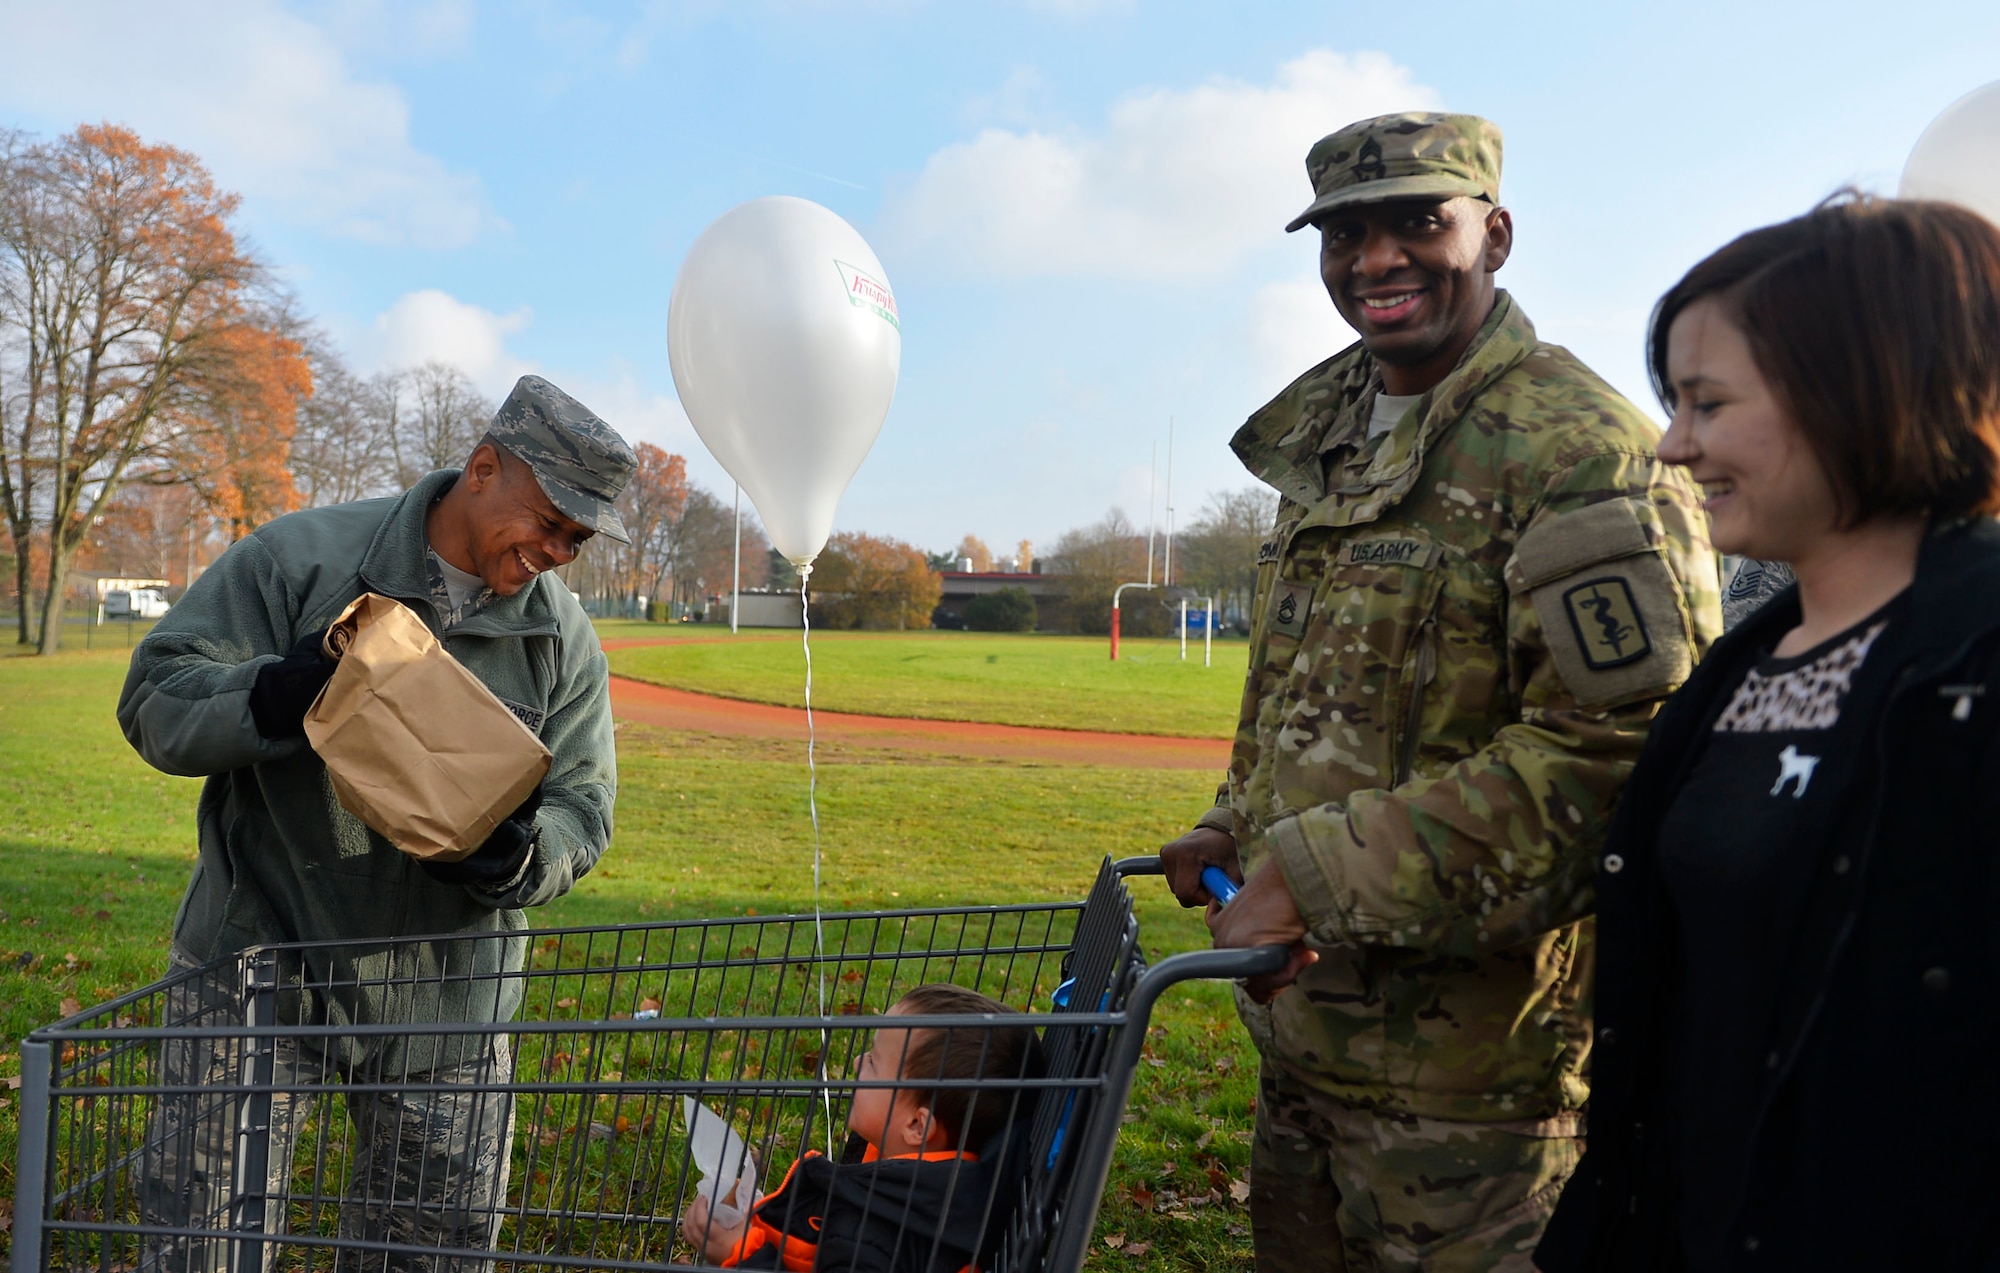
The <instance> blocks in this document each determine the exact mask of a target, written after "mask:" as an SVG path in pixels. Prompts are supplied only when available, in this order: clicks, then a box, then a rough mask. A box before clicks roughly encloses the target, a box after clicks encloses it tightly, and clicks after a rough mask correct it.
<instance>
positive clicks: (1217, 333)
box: [0, 0, 2000, 549]
mask: <svg viewBox="0 0 2000 1273" xmlns="http://www.w3.org/2000/svg"><path fill="white" fill-rule="evenodd" d="M0 37H4V42H5V43H6V44H7V45H8V46H10V47H11V48H13V49H14V50H16V51H17V52H16V56H14V57H12V58H10V59H9V70H8V74H7V75H6V76H4V77H0V124H5V125H9V126H13V127H19V128H26V129H29V130H32V131H36V132H41V133H53V132H58V131H61V130H65V129H67V128H70V127H72V126H74V125H75V124H76V123H77V122H79V121H82V120H96V119H108V120H112V121H115V122H120V123H125V124H128V125H130V126H132V127H134V128H136V129H137V130H139V131H140V132H141V133H142V134H143V135H144V136H146V137H147V138H148V139H149V140H157V141H167V142H172V143H174V144H176V145H180V146H183V147H186V148H188V149H191V150H194V151H195V152H197V153H198V154H200V155H202V156H203V157H204V158H205V159H206V160H207V161H208V163H209V164H210V166H211V168H212V169H213V170H214V172H215V174H216V176H217V177H218V179H219V180H220V181H221V182H222V183H223V184H224V185H226V186H228V187H230V188H233V189H236V190H239V191H241V192H242V193H243V195H244V208H243V214H242V218H241V225H242V227H243V228H244V229H245V230H246V231H247V233H248V235H249V237H250V238H251V240H252V241H253V242H254V244H255V245H256V246H257V248H258V249H259V250H260V251H261V252H262V253H263V254H264V255H265V256H266V257H267V258H268V259H269V260H270V261H271V262H272V264H273V265H275V266H276V267H277V268H278V269H279V270H280V271H281V273H282V275H283V276H284V278H285V279H286V281H287V282H288V284H289V285H290V286H291V287H292V288H293V289H294V290H295V291H296V292H297V294H298V296H299V297H300V299H301V300H302V302H303V303H304V306H305V308H306V309H307V310H308V311H309V312H310V313H312V314H313V315H314V316H316V317H317V318H318V319H319V320H320V321H321V322H322V324H323V325H324V326H325V327H326V328H327V329H328V330H329V331H331V332H332V333H333V334H334V335H335V336H336V337H337V338H338V340H339V342H340V344H341V345H342V347H343V348H344V349H345V350H346V352H347V353H348V356H349V357H350V359H351V360H352V361H353V362H354V363H355V364H356V365H357V366H358V367H359V368H360V369H362V370H364V371H367V370H376V369H381V368H386V367H392V366H396V365H400V364H407V363H413V362H418V361H422V360H423V359H424V358H427V357H442V358H445V359H447V360H448V361H453V362H456V363H458V364H459V365H461V366H463V367H464V368H465V369H466V371H467V372H468V373H469V374H471V375H472V376H473V377H474V378H475V379H477V380H478V381H479V382H480V383H481V385H482V387H484V388H485V389H486V391H487V392H488V393H489V394H493V395H495V396H497V395H499V394H501V393H503V392H504V391H505V389H506V387H507V385H508V384H510V383H511V381H512V379H513V377H514V376H515V375H518V374H519V373H521V372H523V371H527V370H535V371H539V372H540V373H542V374H544V375H547V376H549V377H550V378H551V379H553V380H555V381H556V382H557V383H558V384H561V385H563V386H564V387H565V388H568V389H569V390H571V391H572V392H573V393H576V394H577V395H578V396H579V397H581V398H583V399H584V400H585V401H586V402H588V403H590V404H591V405H592V406H594V407H595V408H596V409H597V410H598V411H599V412H600V413H601V414H603V415H604V416H606V417H607V418H608V419H610V420H612V422H613V423H614V424H617V425H619V426H620V427H621V428H623V429H624V430H625V431H626V433H627V434H628V436H631V437H633V438H634V439H642V438H643V439H648V440H652V441H655V442H659V443H660V444H662V445H665V446H668V447H670V448H671V449H674V450H678V451H681V452H683V453H684V454H687V455H688V456H689V459H690V466H691V469H692V471H693V472H694V474H695V475H696V477H697V478H698V479H699V480H702V481H704V482H705V483H707V484H708V485H710V486H711V487H712V488H718V489H719V491H720V493H722V494H723V495H724V496H725V497H726V496H727V494H728V482H727V478H726V476H725V475H723V474H722V473H721V471H720V469H719V468H718V467H717V466H715V465H714V463H713V461H711V460H709V459H708V458H707V456H706V454H705V453H704V452H703V451H702V450H701V445H700V443H699V441H698V440H697V439H696V438H695V437H694V435H693V432H692V430H691V429H690V428H689V427H688V425H687V423H686V420H685V417H684V416H683V415H682V414H681V413H680V411H679V407H678V404H677V403H676V402H675V401H674V397H673V383H672V379H671V377H670V374H669V372H668V367H667V359H666V343H665V327H666V311H667V297H668V294H669V292H670V290H671V288H672V285H673V278H674V271H675V269H676V267H677V265H678V263H679V261H680V258H681V256H682V254H683V253H684V252H685V251H686V250H687V247H688V245H689V244H690V243H692V242H693V240H694V238H695V237H696V236H697V235H698V234H699V233H700V232H701V230H702V228H703V227H704V226H705V225H707V224H708V222H709V221H711V220H712V219H713V218H714V217H715V216H717V215H719V214H720V213H721V212H723V211H724V210H725V209H727V208H728V207H730V206H732V205H733V204H735V203H738V202H740V201H742V200H745V199H750V198H755V197H757V196H760V195H766V194H794V195H800V196H803V197H805V198H809V199H814V200H817V201H818V202H821V203H824V204H825V205H827V206H828V207H830V208H832V209H833V210H834V211H836V212H838V213H840V214H841V215H842V216H844V217H846V218H847V219H848V220H849V221H851V222H853V223H854V224H855V225H856V226H857V227H858V228H859V229H860V230H861V231H862V233H863V234H865V235H866V236H867V237H868V238H869V240H870V242H871V243H872V244H873V246H874V248H875V250H876V253H877V255H878V256H879V257H880V258H881V260H882V262H883V265H884V267H885V269H886V270H887V272H888V274H889V277H890V281H891V282H892V284H893V285H894V287H895V289H896V293H897V300H898V305H899V308H900V310H901V312H902V315H903V331H904V345H903V371H902V381H901V385H900V387H899V390H898V393H897V398H896V403H895V406H894V407H893V408H892V410H891V411H890V414H889V419H888V422H887V424H886V425H885V426H884V429H883V432H882V437H881V439H880V441H879V442H878V443H877V445H876V448H875V451H874V453H873V454H872V455H871V456H870V458H869V460H868V461H867V463H865V464H864V465H863V466H862V469H861V471H860V473H859V475H858V476H857V477H856V478H855V480H854V483H853V485H852V486H851V487H850V488H849V492H848V495H847V498H846V500H845V502H844V503H843V505H842V509H841V515H840V518H839V525H840V527H841V528H843V529H864V530H871V531H876V532H880V533H888V534H893V535H897V536H899V537H902V538H905V539H909V540H913V541H915V542H918V543H921V544H924V545H926V546H929V547H932V548H942V547H945V546H947V545H949V544H952V543H955V542H956V541H957V539H958V538H959V536H961V535H963V534H966V533H973V534H977V535H979V536H981V537H982V538H984V539H985V540H986V541H987V542H988V543H990V544H992V545H993V546H994V547H995V548H996V549H1001V548H1003V547H1005V548H1011V546H1012V545H1013V544H1014V543H1015V542H1016V541H1017V540H1019V539H1022V538H1028V539H1031V540H1033V541H1034V542H1035V543H1037V544H1040V545H1043V546H1047V545H1048V544H1050V543H1052V542H1053V541H1054V539H1055V537H1056V536H1057V535H1059V534H1060V533H1061V532H1062V531H1063V530H1065V529H1067V528H1068V527H1071V526H1074V525H1079V524H1082V523H1085V522H1088V521H1092V520H1095V519H1097V518H1099V517H1101V516H1102V515H1103V514H1104V513H1105V511H1106V510H1107V509H1108V508H1110V507H1112V506H1114V505H1115V506H1119V507H1122V508H1123V509H1124V510H1125V511H1126V512H1127V513H1128V514H1130V515H1131V516H1133V517H1134V518H1135V519H1139V520H1142V521H1143V519H1144V517H1145V511H1146V503H1147V480H1148V479H1147V465H1148V458H1149V454H1150V451H1151V448H1152V446H1153V444H1154V443H1155V442H1159V443H1161V444H1162V458H1163V461H1164V442H1165V437H1166V432H1167V421H1168V419H1169V417H1172V418H1173V419H1174V420H1175V422H1176V432H1177V437H1178V449H1177V463H1176V474H1175V485H1176V491H1175V495H1176V498H1175V503H1176V504H1177V505H1178V506H1179V508H1180V510H1181V512H1180V518H1181V520H1182V521H1183V522H1185V521H1186V520H1188V519H1189V518H1190V517H1192V516H1193V515H1195V513H1196V512H1197V511H1198V509H1199V507H1200V505H1201V502H1202V499H1203V497H1204V495H1205V494H1206V493H1207V492H1210V491H1217V490H1224V489H1230V488H1234V487H1238V486H1241V485H1244V484H1246V483H1247V482H1248V480H1249V479H1248V478H1247V475H1245V474H1243V473H1242V472H1241V470H1240V469H1239V468H1238V467H1237V466H1236V464H1235V462H1234V460H1233V458H1232V457H1231V456H1230V455H1229V453H1228V451H1227V449H1226V446H1225V443H1226V440H1227V439H1228V437H1229V435H1230V433H1231V432H1233V431H1234V429H1235V427H1236V426H1237V425H1238V424H1239V423H1240V422H1241V421H1242V419H1243V417H1244V416H1245V415H1247V414H1248V413H1249V412H1250V411H1251V410H1252V409H1254V408H1255V407H1256V406H1258V405H1259V404H1261V403H1262V402H1263V401H1265V400H1266V399H1267V398H1268V397H1269V396H1270V395H1271V394H1273V393H1275V392H1276V391H1277V390H1278V389H1279V388H1281V387H1282V386H1283V384H1284V383H1285V382H1286V381H1287V380H1288V379H1290V377H1291V376H1292V375H1294V374H1296V373H1297V372H1298V371H1301V370H1303V369H1304V368H1305V367H1306V366H1309V365H1310V364H1311V363H1313V362H1315V361H1317V360H1318V359H1320V358H1323V357H1325V356H1326V355H1327V354H1329V353H1332V352H1334V351H1335V350H1336V349H1338V348H1339V347H1340V346H1341V345H1343V344H1345V343H1346V340H1347V339H1348V336H1347V333H1346V332H1345V329H1344V328H1343V327H1341V325H1340V324H1339V322H1338V320H1337V319H1336V318H1335V317H1334V316H1333V312H1332V307H1331V305H1330V303H1329V302H1328V301H1327V299H1326V297H1325V294H1324V292H1322V291H1320V290H1319V286H1318V281H1317V277H1316V273H1315V266H1316V260H1315V254H1316V244H1315V243H1314V241H1313V240H1312V238H1311V237H1310V236H1309V235H1307V236H1296V235H1295V236H1287V235H1286V234H1284V232H1283V226H1284V223H1285V222H1286V220H1288V219H1289V218H1290V217H1291V216H1292V215H1293V214H1294V213H1296V212H1297V211H1298V210H1299V208H1301V207H1303V206H1304V205H1305V203H1306V202H1307V201H1308V198H1309V194H1310V192H1309V191H1308V189H1307V186H1306V182H1305V176H1304V167H1303V162H1302V161H1303V158H1304V153H1305V149H1306V147H1307V146H1309V145H1310V144H1311V142H1312V141H1313V140H1314V139H1316V138H1317V137H1319V136H1320V135H1322V134H1323V133H1326V132H1328V131H1331V130H1332V129H1334V128H1336V127H1338V126H1339V125H1341V124H1344V123H1346V122H1348V121H1349V120H1351V119H1354V118H1358V117H1360V116H1363V115H1368V114H1374V113H1378V112H1381V111H1387V110H1396V109H1407V108H1412V107H1442V108H1446V109H1453V110H1467V111H1473V112H1477V113H1480V114H1484V115H1487V116H1489V117H1490V118H1492V119H1494V120H1496V121H1497V122H1498V123H1499V124H1500V125H1501V127H1502V128H1503V129H1504V130H1505V132H1506V136H1507V159H1506V172H1505V177H1504V179H1503V184H1502V195H1503V199H1504V201H1505V202H1506V203H1507V204H1508V205H1509V206H1511V207H1512V208H1513V209H1514V213H1515V223H1516V228H1517V247H1516V250H1515V253H1514V257H1513V259H1512V261H1510V262H1509V264H1508V266H1507V268H1506V269H1505V270H1504V271H1503V273H1502V275H1501V280H1502V283H1503V284H1504V285H1505V286H1507V287H1509V288H1510V289H1511V290H1512V291H1513V293H1514V294H1515V296H1516V297H1517V299H1519V300H1520V301H1521V303H1522V304H1523V306H1524V307H1525V308H1526V310H1527V312H1528V313H1529V314H1530V315H1531V316H1532V317H1533V319H1534V320H1535V322H1536V324H1537V325H1538V327H1539V329H1540V330H1541V332H1542V334H1543V336H1544V338H1546V339H1549V340H1552V341H1555V342H1557V343H1560V344H1566V345H1569V346H1570V347H1572V348H1573V349H1575V350H1576V351H1577V352H1578V353H1580V354H1581V355H1582V356H1583V357H1584V358H1585V359H1586V360H1587V361H1589V362H1590V363H1591V364H1592V365H1594V366H1595V367H1597V368H1598V369H1599V371H1601V372H1602V373H1603V374H1605V375H1606V376H1607V377H1608V378H1610V379H1611V380H1612V381H1613V383H1614V384H1616V385H1618V386H1619V387H1620V388H1622V389H1624V390H1625V391H1626V392H1627V393H1628V394H1629V395H1632V396H1633V397H1634V399H1635V400H1636V401H1639V402H1640V403H1641V405H1642V406H1645V407H1647V408H1648V409H1653V404H1652V403H1651V401H1650V399H1648V398H1647V397H1645V396H1644V395H1645V386H1644V378H1643V373H1642V370H1641V363H1640V356H1639V347H1640V338H1641V333H1642V331H1643V325H1644V320H1645V315H1646V312H1647V310H1648V308H1649V306H1650V305H1651V303H1652V301H1653V299H1654V298H1655V297H1656V296H1657V295H1658V294H1659V293H1660V291H1661V290H1663V289H1664V288H1665V287H1666V286H1667V285H1668V284H1669V283H1671V282H1672V281H1673V279H1674V278H1675V277H1676V276H1677V275H1678V274H1679V273H1680V271H1682V270H1683V269H1685V268H1686V267H1687V266H1688V265H1690V264H1692V263H1693V261H1694V260H1696V259H1697V258H1698V257H1699V256H1700V255H1701V254H1703V253H1704V252H1706V251H1707V250H1709V249H1711V248H1713V247H1715V246H1716V245H1718V244H1719V243H1721V242H1722V241H1724V240H1726V239H1727V238H1729V237H1730V236H1731V235H1733V234H1734V233H1736V232H1738V231H1740V230H1743V229H1746V228H1748V227H1750V226H1752V225H1756V224H1759V223H1762V222H1765V221H1769V220H1774V219H1777V218H1780V217H1783V216H1786V215H1790V214H1792V213H1794V212H1797V211H1799V210H1802V209H1803V208H1804V207H1806V206H1808V205H1809V204H1810V203H1811V202H1812V201H1814V200H1815V199H1817V198H1819V197H1820V196H1822V195H1824V194H1826V193H1827V192H1828V191H1830V190H1832V189H1834V188H1835V187H1837V186H1839V185H1841V184H1843V183H1849V182H1852V183H1857V184H1860V185H1862V186H1864V187H1868V188H1872V189H1877V190H1883V191H1890V190H1893V188H1894V185H1895V180H1896V176H1897V173H1898V172H1899V170H1900V168H1901V165H1902V162H1903V159H1904V158H1905V156H1906V155H1907V154H1908V152H1909V149H1910V147H1911V145H1912V144H1913V143H1914V142H1915V140H1916V138H1917V136H1918V134H1919V133H1920V132H1921V131H1922V129H1923V127H1924V125H1925V124H1926V123H1927V122H1928V121H1929V120H1930V119H1931V118H1932V117H1933V116H1935V115H1936V114H1937V112H1938V111H1940V110H1941V109H1943V108H1944V107H1945V106H1946V105H1948V104H1949V103H1950V102H1951V101H1952V100H1953V99H1955V98H1957V97H1958V96H1960V95H1961V94H1963V93H1965V92H1967V91H1970V90H1971V89H1973V88H1975V87H1978V86H1979V85H1981V84H1984V83H1987V82H1990V81H1993V80H1995V79H2000V5H1995V4H1992V3H1990V2H1988V3H1978V4H1975V3H1959V4H1952V3H1923V2H1921V0H1914V2H1909V3H1903V4H1899V5H1896V6H1885V5H1882V4H1880V3H1876V4H1867V5H1864V4H1860V3H1826V2H1814V3H1787V4H1778V3H1757V2H1756V0H1736V2H1735V3H1730V4H1721V3H1674V4H1631V5H1620V4H1615V3H1608V2H1598V3H1521V4H1496V3H1491V2H1489V3H1484V4H1459V3H1433V4H1428V5H1414V4H1373V5H1363V4H1351V3H1327V2H1324V0H1323V2H1321V3H1300V4H1288V3H1267V4H1255V5H1202V4H1171V3H1151V2H1148V0H1124V2H1119V0H960V2H957V3H943V2H933V3H921V2H919V0H875V2H872V3H870V2H867V0H851V2H841V0H771V2H770V3H756V2H755V0H736V2H734V3H720V2H707V0H667V2H653V3H637V2H635V3H603V4H592V5H582V4H573V5H560V4H552V3H500V2H494V3H487V4H480V5H476V6H475V5H473V4H471V3H469V2H463V0H433V2H430V3H418V4H407V5H390V4H378V3H368V2H366V0H329V2H327V3H302V4H279V3H275V2H274V0H215V2H212V3H204V4H202V5H199V6H167V5H159V4H156V3H146V4H129V5H127V4H93V3H66V4H62V5H50V4H42V3H25V2H17V0H0ZM22 49H34V50H39V52H38V53H36V54H35V55H32V56H29V57H25V58H24V57H21V56H19V52H18V51H19V50H22ZM78 50H83V52H82V53H79V52H78Z"/></svg>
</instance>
